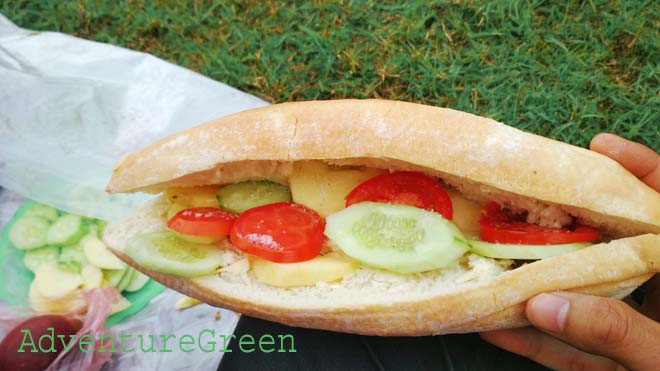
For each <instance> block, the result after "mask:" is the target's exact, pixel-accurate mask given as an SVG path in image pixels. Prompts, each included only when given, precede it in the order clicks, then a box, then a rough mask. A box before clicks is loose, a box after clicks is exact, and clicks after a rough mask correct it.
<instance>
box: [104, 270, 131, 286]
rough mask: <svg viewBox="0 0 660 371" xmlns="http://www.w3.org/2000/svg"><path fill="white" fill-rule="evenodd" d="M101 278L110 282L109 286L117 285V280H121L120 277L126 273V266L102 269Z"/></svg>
mask: <svg viewBox="0 0 660 371" xmlns="http://www.w3.org/2000/svg"><path fill="white" fill-rule="evenodd" d="M102 271H103V278H104V279H105V280H106V281H107V282H108V284H110V285H111V286H114V287H117V285H118V284H119V282H121V279H122V278H123V277H124V276H125V275H126V273H127V272H128V268H124V269H103V270H102Z"/></svg>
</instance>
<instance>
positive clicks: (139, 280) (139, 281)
mask: <svg viewBox="0 0 660 371" xmlns="http://www.w3.org/2000/svg"><path fill="white" fill-rule="evenodd" d="M147 282H149V276H146V275H144V274H142V273H140V272H138V271H135V275H133V278H132V279H131V282H130V283H129V284H128V286H126V289H125V290H126V291H128V292H134V291H138V290H140V289H141V288H143V287H144V285H146V284H147Z"/></svg>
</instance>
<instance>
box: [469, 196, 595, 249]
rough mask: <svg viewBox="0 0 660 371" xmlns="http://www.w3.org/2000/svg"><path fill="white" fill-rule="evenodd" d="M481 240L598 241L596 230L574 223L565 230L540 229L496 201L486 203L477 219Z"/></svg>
mask: <svg viewBox="0 0 660 371" xmlns="http://www.w3.org/2000/svg"><path fill="white" fill-rule="evenodd" d="M479 224H480V225H481V239H482V240H484V241H487V242H499V243H519V244H529V245H550V244H564V243H573V242H588V241H594V240H597V239H598V238H599V237H600V232H599V231H598V229H597V228H594V227H589V226H586V225H583V224H576V225H574V226H570V227H564V228H552V227H543V226H540V225H536V224H530V223H527V222H525V221H524V218H523V216H520V215H514V214H513V213H511V212H509V211H508V210H506V209H504V208H502V206H500V205H499V204H498V203H497V202H494V201H493V202H489V203H488V204H486V206H485V207H484V210H483V212H482V214H481V218H480V219H479Z"/></svg>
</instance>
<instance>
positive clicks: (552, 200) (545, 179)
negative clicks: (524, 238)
mask: <svg viewBox="0 0 660 371" xmlns="http://www.w3.org/2000/svg"><path fill="white" fill-rule="evenodd" d="M306 159H324V160H330V161H333V162H335V163H353V164H376V165H379V167H385V168H390V169H394V168H407V169H416V170H421V171H425V172H427V173H429V174H432V175H436V176H440V177H441V178H442V179H444V180H445V181H446V182H448V183H450V184H452V185H454V186H456V187H457V188H459V189H460V190H461V191H462V192H463V193H465V194H467V195H468V196H469V197H472V198H478V197H480V196H482V195H484V194H488V195H490V196H492V197H491V198H497V199H500V200H510V201H511V202H512V203H520V204H521V207H522V208H526V205H525V203H529V202H531V201H532V200H540V201H542V202H544V203H546V204H556V205H561V206H562V207H563V208H564V209H566V210H567V211H569V212H570V213H571V214H573V215H575V216H578V217H580V218H582V219H584V220H587V221H589V222H591V223H592V224H597V225H599V226H601V227H603V228H605V229H606V230H607V231H608V232H610V231H611V232H612V234H613V235H614V236H616V237H620V236H635V235H639V234H642V233H648V232H654V233H660V195H659V194H658V193H657V192H655V191H653V190H652V189H651V188H649V187H648V186H646V185H645V184H644V183H642V182H641V181H639V180H638V179H637V178H635V177H634V176H633V175H631V174H630V173H629V172H627V171H626V170H625V169H623V168H622V167H621V166H620V165H619V164H618V163H616V162H615V161H613V160H611V159H609V158H607V157H605V156H603V155H600V154H598V153H595V152H591V151H588V150H586V149H583V148H579V147H575V146H572V145H569V144H566V143H562V142H558V141H554V140H551V139H548V138H544V137H541V136H538V135H534V134H530V133H526V132H523V131H521V130H518V129H515V128H512V127H509V126H506V125H504V124H501V123H498V122H496V121H494V120H491V119H487V118H483V117H479V116H475V115H472V114H469V113H464V112H459V111H454V110H451V109H446V108H437V107H431V106H425V105H420V104H413V103H405V102H396V101H384V100H339V101H314V102H300V103H284V104H278V105H273V106H267V107H262V108H258V109H254V110H249V111H245V112H242V113H238V114H235V115H231V116H227V117H223V118H220V119H217V120H213V121H211V122H208V123H205V124H202V125H199V126H196V127H194V128H191V129H189V130H186V131H183V132H181V133H178V134H174V135H172V136H169V137H167V138H164V139H162V140H160V141H158V142H155V143H154V144H152V145H150V146H148V147H146V148H145V149H143V150H141V151H139V152H137V153H134V154H132V155H129V156H127V157H126V158H125V159H124V160H123V161H122V162H121V163H120V164H119V165H118V166H117V167H116V169H115V171H114V173H113V176H112V178H111V180H110V183H109V184H108V187H107V189H108V191H110V192H130V191H138V190H145V191H151V192H160V191H162V190H163V189H164V188H166V187H168V186H172V185H181V186H194V185H203V184H213V183H216V184H217V183H224V182H231V181H234V180H236V179H245V178H260V177H270V178H272V179H275V180H280V181H284V182H286V179H287V177H288V172H290V161H295V160H306ZM482 197H483V196H482Z"/></svg>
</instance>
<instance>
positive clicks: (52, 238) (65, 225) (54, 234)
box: [46, 214, 84, 245]
mask: <svg viewBox="0 0 660 371" xmlns="http://www.w3.org/2000/svg"><path fill="white" fill-rule="evenodd" d="M83 229H84V228H83V223H82V217H81V216H80V215H73V214H66V215H64V216H63V217H61V218H59V219H57V220H56V221H55V223H53V225H51V226H50V229H49V230H48V235H47V237H46V241H47V242H48V244H49V245H73V244H75V243H77V242H78V241H79V240H80V237H82V236H83Z"/></svg>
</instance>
